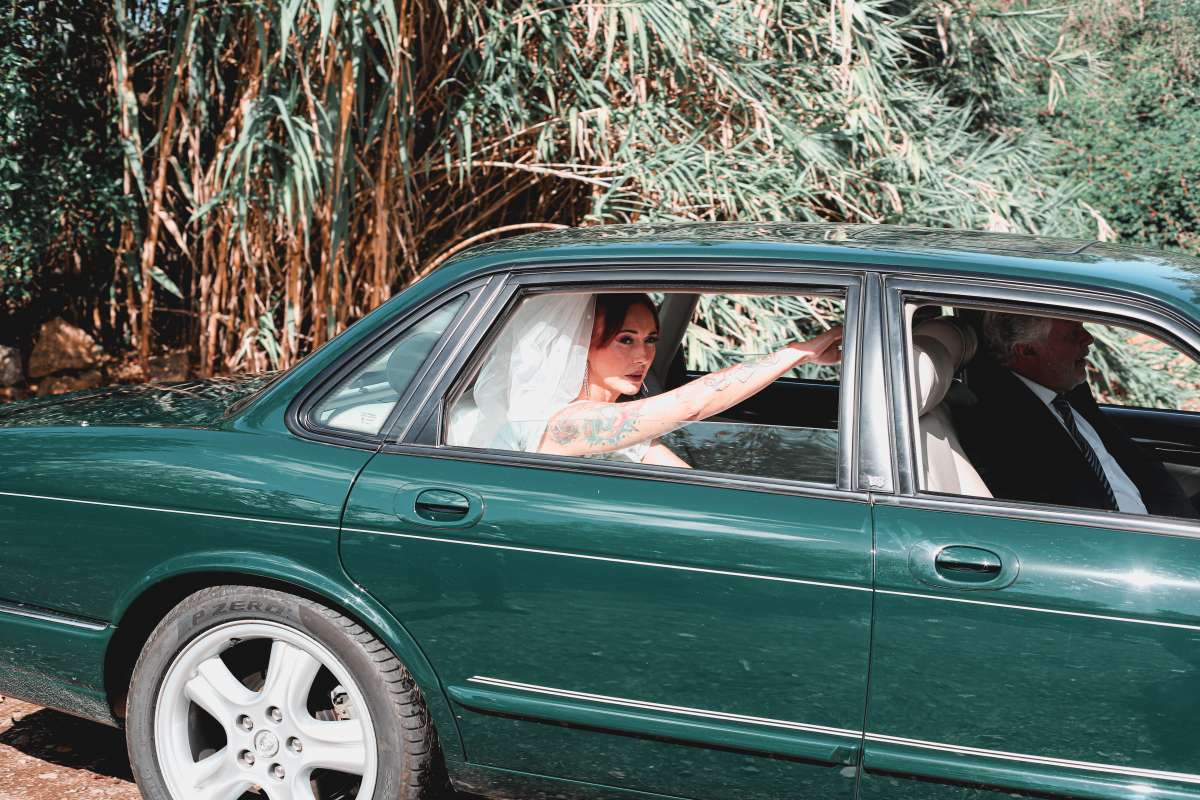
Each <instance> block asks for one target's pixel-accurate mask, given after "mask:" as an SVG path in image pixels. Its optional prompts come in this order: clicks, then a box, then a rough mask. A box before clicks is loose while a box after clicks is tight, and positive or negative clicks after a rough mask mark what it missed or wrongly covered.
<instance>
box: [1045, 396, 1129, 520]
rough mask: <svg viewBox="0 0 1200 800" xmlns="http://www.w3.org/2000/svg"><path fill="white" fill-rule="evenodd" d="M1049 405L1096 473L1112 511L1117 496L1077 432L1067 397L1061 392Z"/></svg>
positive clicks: (1093, 455) (1097, 459) (1092, 451)
mask: <svg viewBox="0 0 1200 800" xmlns="http://www.w3.org/2000/svg"><path fill="white" fill-rule="evenodd" d="M1051 405H1053V406H1054V410H1055V411H1057V412H1058V415H1059V416H1060V417H1062V421H1063V423H1064V424H1065V425H1066V426H1067V432H1068V433H1070V434H1071V438H1072V439H1074V440H1075V446H1076V447H1078V448H1079V452H1081V453H1083V460H1084V461H1086V462H1087V465H1088V466H1089V467H1090V468H1091V470H1092V472H1094V473H1095V475H1096V480H1098V481H1100V488H1101V489H1103V490H1104V496H1105V498H1107V500H1108V507H1109V508H1110V509H1112V510H1113V511H1116V510H1117V497H1116V495H1114V494H1113V490H1112V485H1111V484H1110V483H1109V482H1108V476H1107V475H1105V474H1104V468H1103V467H1101V466H1100V459H1099V458H1098V457H1097V456H1096V451H1095V450H1093V449H1092V446H1091V445H1090V444H1088V441H1087V439H1085V438H1083V434H1081V433H1080V432H1079V426H1078V425H1076V424H1075V415H1074V414H1072V413H1071V404H1070V403H1068V402H1067V398H1065V397H1063V396H1062V395H1061V394H1060V395H1058V396H1057V397H1055V398H1054V400H1053V402H1052V403H1051Z"/></svg>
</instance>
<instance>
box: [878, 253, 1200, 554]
mask: <svg viewBox="0 0 1200 800" xmlns="http://www.w3.org/2000/svg"><path fill="white" fill-rule="evenodd" d="M883 289H884V293H885V301H884V306H885V308H884V310H885V319H884V327H885V332H886V341H887V353H886V356H887V386H888V394H889V396H890V406H891V409H890V410H891V415H892V429H893V430H894V431H896V432H897V435H896V436H895V437H894V441H893V453H894V454H895V457H894V460H895V470H896V476H897V491H896V494H895V495H894V496H893V497H890V498H881V499H880V500H881V501H882V502H886V503H893V504H896V505H901V506H908V507H915V508H924V509H929V510H936V511H954V512H960V513H970V514H982V515H987V516H997V517H1004V518H1010V519H1021V520H1031V521H1047V522H1060V523H1062V522H1065V523H1069V524H1075V525H1085V526H1089V527H1099V528H1112V529H1116V530H1123V531H1140V532H1146V533H1158V534H1168V535H1178V536H1188V537H1195V538H1200V523H1197V522H1189V521H1187V520H1185V519H1182V518H1177V517H1155V516H1148V515H1141V514H1129V513H1125V512H1120V511H1097V510H1094V509H1086V508H1077V507H1072V506H1055V505H1050V504H1043V503H1033V502H1027V501H1017V500H1004V499H998V498H982V497H969V496H966V495H947V494H939V493H936V492H929V491H925V490H923V489H921V488H920V485H919V484H920V480H919V467H918V464H917V453H918V447H917V438H918V436H919V433H920V432H919V429H918V423H917V418H916V415H915V413H913V408H912V399H913V397H914V395H913V386H912V383H911V376H912V363H911V354H912V347H913V343H912V330H911V326H910V325H909V324H908V316H907V313H906V306H907V305H909V304H912V303H918V304H920V303H929V304H940V305H948V306H954V307H958V308H991V309H997V310H1013V311H1023V312H1025V313H1029V312H1030V311H1038V310H1045V311H1046V312H1047V313H1052V314H1055V315H1056V316H1061V317H1067V318H1074V319H1081V320H1084V321H1087V320H1095V321H1103V322H1108V323H1109V324H1117V325H1120V326H1121V327H1124V328H1128V329H1131V330H1137V331H1140V332H1142V333H1145V334H1147V335H1150V336H1154V337H1155V338H1157V339H1160V340H1162V341H1163V342H1166V343H1167V344H1170V345H1171V346H1172V347H1175V348H1176V349H1178V350H1179V352H1180V353H1182V354H1184V355H1186V356H1188V357H1189V358H1192V359H1194V360H1196V361H1198V362H1200V328H1198V327H1197V325H1196V323H1195V322H1194V321H1192V320H1190V319H1188V318H1187V317H1185V316H1183V315H1182V314H1180V313H1179V312H1177V311H1176V310H1174V309H1172V308H1170V307H1167V306H1164V305H1161V304H1158V303H1154V302H1151V301H1147V300H1145V299H1143V298H1140V297H1136V296H1130V295H1125V294H1121V293H1119V292H1111V291H1088V290H1085V289H1080V288H1078V287H1072V286H1062V285H1054V284H1035V283H1018V282H1013V281H1007V280H999V279H997V280H988V279H981V278H966V277H962V278H959V277H954V276H946V277H936V278H935V277H928V276H922V275H914V274H902V273H897V274H893V275H889V276H888V277H887V278H886V279H885V280H884V286H883ZM1161 413H1171V412H1165V411H1164V412H1161ZM1175 413H1181V412H1175Z"/></svg>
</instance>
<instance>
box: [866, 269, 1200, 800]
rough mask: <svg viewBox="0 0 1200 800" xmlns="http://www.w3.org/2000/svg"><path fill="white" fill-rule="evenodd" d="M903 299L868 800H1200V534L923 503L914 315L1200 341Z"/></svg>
mask: <svg viewBox="0 0 1200 800" xmlns="http://www.w3.org/2000/svg"><path fill="white" fill-rule="evenodd" d="M888 292H889V294H888V298H887V299H888V302H887V308H888V320H887V324H888V332H889V339H890V342H891V346H892V350H891V362H890V363H891V371H890V381H891V386H892V387H893V390H892V392H891V396H892V398H893V400H894V401H895V404H894V410H895V414H896V416H895V425H894V430H896V431H897V432H898V434H897V440H896V452H897V455H898V459H899V460H898V468H899V475H900V481H899V488H900V492H899V494H898V495H896V496H894V497H882V496H881V497H879V498H877V501H876V504H875V506H874V513H875V531H876V548H877V571H876V592H877V594H876V606H875V626H874V643H873V652H872V662H871V688H870V700H869V708H868V714H867V723H866V737H865V738H866V743H865V752H864V762H863V770H864V774H863V781H862V797H863V798H889V800H892V799H894V798H921V799H922V800H926V799H927V798H973V799H976V798H997V800H998V798H1001V797H1013V796H1037V797H1045V796H1054V797H1091V798H1118V797H1120V798H1128V797H1171V798H1184V797H1189V798H1195V797H1200V747H1198V746H1197V744H1196V741H1195V737H1194V735H1193V732H1194V731H1195V720H1196V719H1197V717H1198V716H1200V525H1197V524H1196V523H1195V522H1194V521H1185V520H1182V519H1176V518H1164V517H1146V516H1137V515H1132V514H1122V513H1118V512H1098V511H1091V510H1084V509H1078V508H1069V507H1056V506H1048V505H1041V504H1021V503H1016V502H1011V501H1001V500H993V499H979V498H966V497H961V496H951V495H944V494H942V495H938V494H932V493H926V492H922V491H920V490H919V487H918V486H917V481H916V478H915V476H914V472H915V463H916V462H915V461H914V460H913V457H912V453H913V452H914V447H913V444H912V434H911V433H909V432H910V431H913V430H914V428H913V423H912V418H911V414H910V413H909V404H908V402H907V398H908V396H909V394H908V388H907V386H906V385H905V380H906V376H907V374H908V373H907V367H906V364H905V362H906V356H907V353H908V352H909V349H908V348H909V345H908V344H907V343H906V335H905V334H906V329H905V318H904V313H905V302H906V300H912V301H913V302H917V301H920V302H922V303H924V302H929V303H931V304H933V305H942V306H945V305H959V304H962V305H970V304H976V305H978V304H985V303H1002V304H1006V305H1008V306H1009V307H1012V306H1013V305H1014V304H1017V305H1021V306H1026V307H1033V306H1034V305H1035V304H1036V308H1039V309H1041V312H1031V313H1045V314H1048V315H1050V316H1053V310H1054V309H1055V308H1056V307H1057V308H1059V309H1060V310H1061V311H1063V312H1064V313H1075V314H1083V313H1088V314H1092V313H1094V314H1097V315H1111V316H1113V317H1116V318H1120V317H1122V316H1125V317H1126V318H1131V319H1133V320H1134V321H1137V322H1139V323H1141V324H1143V325H1145V326H1151V327H1159V326H1161V329H1162V330H1163V331H1165V332H1166V334H1167V335H1169V336H1170V337H1171V338H1174V339H1175V340H1176V341H1181V342H1189V343H1190V344H1191V347H1192V348H1194V347H1195V346H1196V343H1197V337H1196V332H1195V331H1193V330H1190V329H1188V328H1186V327H1184V326H1181V325H1180V324H1178V323H1175V322H1173V321H1172V320H1171V319H1169V318H1168V317H1166V316H1161V317H1160V316H1158V315H1156V314H1155V313H1154V312H1153V310H1152V309H1147V308H1145V307H1142V306H1139V305H1138V304H1136V303H1127V304H1123V303H1120V302H1115V301H1112V300H1109V299H1100V298H1087V297H1083V296H1081V295H1080V294H1079V293H1072V294H1069V295H1068V294H1065V293H1064V294H1062V295H1058V294H1055V293H1053V292H1047V291H1044V290H1034V289H1019V288H992V287H988V288H978V289H976V288H971V287H968V286H965V285H963V284H949V283H940V284H939V283H934V282H930V281H923V280H918V279H897V280H895V281H892V282H890V283H889V284H888ZM1027 304H1028V305H1027ZM1129 315H1135V316H1133V317H1129ZM1029 457H1030V458H1037V457H1038V454H1037V453H1036V452H1031V453H1029Z"/></svg>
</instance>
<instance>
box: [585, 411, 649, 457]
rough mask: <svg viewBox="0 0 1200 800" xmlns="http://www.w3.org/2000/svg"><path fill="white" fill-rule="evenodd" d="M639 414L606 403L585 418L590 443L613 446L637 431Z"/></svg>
mask: <svg viewBox="0 0 1200 800" xmlns="http://www.w3.org/2000/svg"><path fill="white" fill-rule="evenodd" d="M638 416H639V415H638V414H637V413H636V412H635V413H632V414H631V413H629V412H627V411H623V410H621V409H620V408H618V407H617V405H616V404H615V403H614V404H610V405H604V406H601V407H600V408H598V409H596V412H595V414H594V415H592V416H589V417H588V418H587V419H585V420H583V422H584V424H585V425H586V428H587V431H586V435H587V441H588V444H595V445H601V446H608V447H612V446H614V445H617V444H620V443H621V440H622V439H624V438H625V437H626V436H629V435H630V434H633V433H637V422H638Z"/></svg>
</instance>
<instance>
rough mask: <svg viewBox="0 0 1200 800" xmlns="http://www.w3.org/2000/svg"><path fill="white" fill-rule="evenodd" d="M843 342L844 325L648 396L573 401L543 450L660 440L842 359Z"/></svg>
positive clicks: (583, 450) (584, 450) (602, 448)
mask: <svg viewBox="0 0 1200 800" xmlns="http://www.w3.org/2000/svg"><path fill="white" fill-rule="evenodd" d="M841 340H842V329H841V328H834V329H832V330H829V331H826V332H825V333H822V334H821V335H819V336H816V337H814V338H812V339H810V340H809V341H807V342H793V343H791V344H789V345H788V346H787V347H784V348H783V349H781V350H777V351H775V352H774V353H771V354H769V355H767V356H764V357H763V358H760V359H757V360H755V361H747V362H745V363H742V364H736V365H734V366H732V367H726V368H725V369H722V370H718V371H717V372H713V373H710V374H708V375H705V376H704V377H703V378H698V379H697V380H694V381H691V382H690V383H685V384H684V385H683V386H680V387H679V388H677V389H672V390H671V391H669V392H664V393H662V394H660V395H655V396H654V397H647V398H645V399H644V400H634V401H631V402H628V403H598V402H591V401H582V402H576V403H572V404H571V405H569V406H567V407H566V408H564V409H563V410H562V411H559V412H558V413H557V414H555V415H554V416H553V417H552V418H551V419H550V423H549V425H547V426H546V433H545V434H544V435H543V436H542V442H541V445H540V446H539V447H538V450H539V451H540V452H542V453H555V454H557V455H566V456H582V455H587V454H589V453H607V452H611V451H613V450H620V449H621V448H623V447H629V446H630V445H633V444H637V443H638V442H644V441H647V440H649V439H655V438H658V437H659V436H662V435H663V434H666V433H670V432H671V431H673V430H675V429H676V428H678V427H680V426H681V425H684V424H686V423H688V422H695V421H697V420H702V419H708V418H709V417H711V416H713V415H715V414H720V413H721V412H722V411H724V410H726V409H727V408H730V407H732V406H735V405H737V404H738V403H740V402H742V401H743V400H745V399H746V398H747V397H751V396H752V395H754V394H757V393H758V392H760V391H761V390H762V389H764V388H765V387H766V386H768V385H770V383H771V382H772V381H774V380H775V379H776V378H778V377H779V376H781V375H783V374H784V373H785V372H787V371H788V370H790V369H792V368H793V367H796V366H798V365H800V364H803V363H805V362H814V363H818V364H833V363H836V362H837V361H838V359H839V358H840V354H839V352H838V344H839V343H840V342H841Z"/></svg>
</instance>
